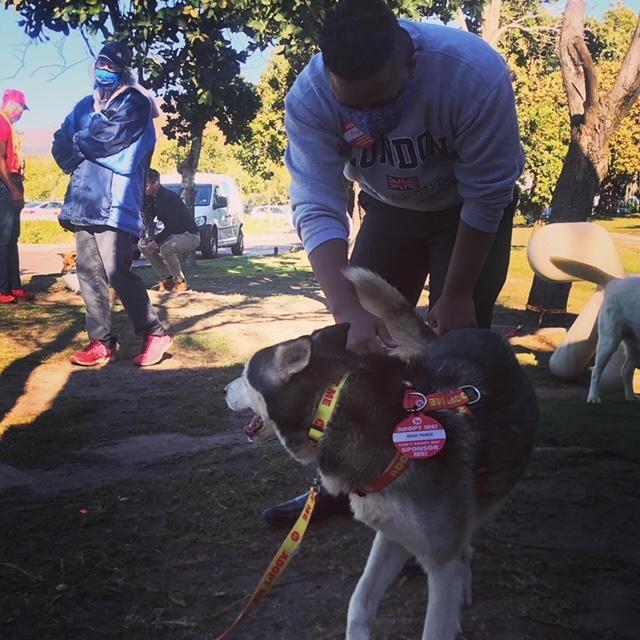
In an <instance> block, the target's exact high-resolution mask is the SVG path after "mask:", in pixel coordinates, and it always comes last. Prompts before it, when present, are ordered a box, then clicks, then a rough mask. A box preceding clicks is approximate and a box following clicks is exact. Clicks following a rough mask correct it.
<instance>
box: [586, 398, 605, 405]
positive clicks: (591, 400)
mask: <svg viewBox="0 0 640 640" xmlns="http://www.w3.org/2000/svg"><path fill="white" fill-rule="evenodd" d="M587 403H589V404H602V400H600V396H589V397H588V398H587Z"/></svg>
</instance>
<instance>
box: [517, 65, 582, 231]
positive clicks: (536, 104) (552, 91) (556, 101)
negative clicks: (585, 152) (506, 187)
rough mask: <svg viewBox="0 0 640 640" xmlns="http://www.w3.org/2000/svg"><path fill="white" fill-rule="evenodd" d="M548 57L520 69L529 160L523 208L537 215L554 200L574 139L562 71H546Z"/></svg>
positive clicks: (521, 108)
mask: <svg viewBox="0 0 640 640" xmlns="http://www.w3.org/2000/svg"><path fill="white" fill-rule="evenodd" d="M544 67H545V63H544V61H539V62H537V61H535V60H532V61H531V62H530V63H529V65H528V66H527V67H526V68H525V69H518V70H517V72H516V73H517V76H516V82H515V86H516V100H517V105H518V119H519V123H520V134H521V136H522V144H523V146H524V148H525V152H526V155H527V164H526V167H525V172H524V174H523V177H522V180H521V184H522V189H521V197H520V209H521V211H522V213H523V214H525V216H527V217H532V218H534V219H537V218H539V217H540V214H541V213H542V210H543V209H544V208H545V207H547V206H548V205H549V203H550V202H551V196H552V195H553V190H554V189H555V185H556V183H557V181H558V176H559V175H560V171H561V170H562V165H563V162H564V157H565V155H566V150H567V146H568V144H569V139H570V135H571V132H570V123H569V118H568V117H567V111H566V98H565V94H564V90H563V88H562V78H561V76H560V72H559V71H552V72H550V73H545V72H544Z"/></svg>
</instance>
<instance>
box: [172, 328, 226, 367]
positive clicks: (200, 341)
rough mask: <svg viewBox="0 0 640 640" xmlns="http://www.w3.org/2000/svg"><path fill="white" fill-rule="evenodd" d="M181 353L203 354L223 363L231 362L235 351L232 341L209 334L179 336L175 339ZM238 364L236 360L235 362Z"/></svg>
mask: <svg viewBox="0 0 640 640" xmlns="http://www.w3.org/2000/svg"><path fill="white" fill-rule="evenodd" d="M175 341H176V344H177V346H178V347H180V349H181V350H182V351H195V352H198V353H202V352H205V353H207V354H210V355H212V356H215V358H216V360H218V361H219V360H224V361H225V362H227V361H230V360H233V355H234V353H235V351H236V348H235V345H234V344H233V341H232V340H231V338H229V337H228V336H221V335H212V334H210V333H200V334H181V335H179V336H177V337H176V339H175ZM235 362H238V360H235Z"/></svg>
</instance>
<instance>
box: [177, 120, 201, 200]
mask: <svg viewBox="0 0 640 640" xmlns="http://www.w3.org/2000/svg"><path fill="white" fill-rule="evenodd" d="M202 134H203V132H202V131H201V132H200V134H199V135H196V136H193V138H191V147H190V148H189V153H187V157H186V158H185V159H184V161H183V162H181V163H180V166H179V167H178V171H179V172H180V175H181V177H182V192H181V194H180V196H181V198H182V201H183V202H184V203H185V204H186V205H187V207H188V209H189V210H190V211H191V212H193V211H194V203H195V199H196V188H195V186H194V182H195V176H196V171H197V170H198V163H199V162H200V151H201V150H202Z"/></svg>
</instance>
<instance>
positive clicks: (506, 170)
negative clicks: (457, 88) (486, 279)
mask: <svg viewBox="0 0 640 640" xmlns="http://www.w3.org/2000/svg"><path fill="white" fill-rule="evenodd" d="M499 70H500V72H501V73H500V76H499V77H498V79H497V81H496V84H495V86H494V87H493V89H492V90H491V91H490V92H489V93H488V94H487V95H486V96H485V98H484V99H483V100H477V99H470V100H469V106H468V107H467V109H466V111H464V112H463V114H462V116H461V119H460V122H459V123H458V133H457V135H456V141H455V145H456V154H457V159H456V163H455V166H454V171H455V173H456V178H457V181H458V191H459V193H460V195H461V196H462V198H463V200H464V204H463V207H462V211H461V214H460V225H459V227H458V233H457V236H456V241H455V245H454V248H453V252H452V255H451V260H450V263H449V269H448V271H447V276H446V278H445V282H444V285H443V290H442V293H441V295H440V298H439V299H438V301H437V302H436V304H435V305H434V306H433V308H432V309H431V311H430V313H429V323H430V324H431V325H432V326H433V328H434V329H436V330H437V331H438V332H439V333H440V334H443V333H446V332H447V331H450V330H452V329H461V328H466V327H475V326H477V323H476V317H475V305H474V303H473V290H474V288H475V285H476V283H477V281H478V278H479V276H480V273H481V271H482V268H483V267H484V264H485V262H486V259H487V255H488V254H489V250H490V248H491V244H492V243H493V239H494V237H495V233H496V230H497V228H498V225H499V224H500V220H501V218H502V216H503V213H504V209H505V207H506V206H507V205H508V204H509V202H511V199H512V197H513V190H514V187H515V183H516V180H517V179H518V176H519V175H520V173H521V171H522V167H523V164H524V157H523V153H522V147H521V144H520V136H519V133H518V121H517V116H516V109H515V97H514V94H513V88H512V86H511V81H510V79H509V75H508V72H507V69H506V66H504V64H503V63H502V62H500V67H499Z"/></svg>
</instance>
